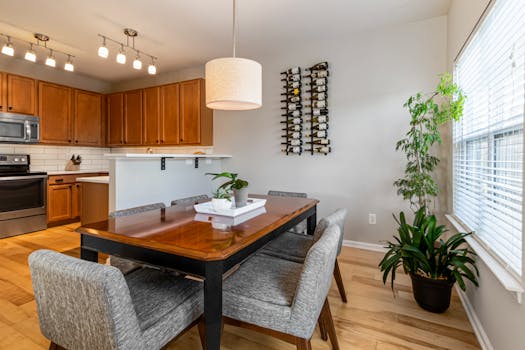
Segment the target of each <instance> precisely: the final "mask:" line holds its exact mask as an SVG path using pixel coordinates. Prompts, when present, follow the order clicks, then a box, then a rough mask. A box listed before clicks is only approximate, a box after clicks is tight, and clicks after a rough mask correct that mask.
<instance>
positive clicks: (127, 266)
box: [107, 203, 166, 274]
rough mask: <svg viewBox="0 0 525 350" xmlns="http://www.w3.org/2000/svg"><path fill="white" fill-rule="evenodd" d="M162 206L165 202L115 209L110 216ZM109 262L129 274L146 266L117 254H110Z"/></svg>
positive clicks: (127, 214) (163, 206)
mask: <svg viewBox="0 0 525 350" xmlns="http://www.w3.org/2000/svg"><path fill="white" fill-rule="evenodd" d="M162 208H166V206H165V205H164V203H154V204H147V205H142V206H140V207H134V208H128V209H122V210H117V211H113V212H111V213H109V217H110V218H118V217H122V216H129V215H133V214H138V213H144V212H146V211H150V210H156V209H162ZM107 262H108V264H109V265H111V266H115V267H116V268H118V269H119V270H120V271H122V273H123V274H128V273H130V272H132V271H134V270H136V269H140V268H141V267H143V266H144V265H142V264H140V263H138V262H135V261H133V260H130V259H124V258H120V257H118V256H115V255H110V256H109V257H108V260H107Z"/></svg>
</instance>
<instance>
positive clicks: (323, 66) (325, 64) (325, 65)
mask: <svg viewBox="0 0 525 350" xmlns="http://www.w3.org/2000/svg"><path fill="white" fill-rule="evenodd" d="M327 69H328V62H320V63H317V64H314V65H313V66H311V67H309V68H305V70H308V71H313V70H327Z"/></svg>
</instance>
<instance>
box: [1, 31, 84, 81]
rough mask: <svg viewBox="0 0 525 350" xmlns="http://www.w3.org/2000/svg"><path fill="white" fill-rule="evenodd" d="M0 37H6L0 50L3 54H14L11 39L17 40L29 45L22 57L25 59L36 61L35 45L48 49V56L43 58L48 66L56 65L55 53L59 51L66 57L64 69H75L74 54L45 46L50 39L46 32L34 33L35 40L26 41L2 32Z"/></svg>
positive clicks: (71, 70)
mask: <svg viewBox="0 0 525 350" xmlns="http://www.w3.org/2000/svg"><path fill="white" fill-rule="evenodd" d="M0 37H4V38H5V39H6V43H5V45H4V46H3V47H2V50H1V52H2V53H3V54H4V55H7V56H14V55H15V48H14V47H13V41H18V42H22V43H24V44H26V45H28V46H29V48H28V49H27V51H26V53H25V55H24V59H25V60H27V61H30V62H33V63H34V62H36V59H37V55H36V52H35V50H34V47H37V48H42V49H43V50H46V51H48V56H47V58H46V60H45V64H46V65H47V66H50V67H53V68H54V67H56V59H55V54H56V53H59V54H61V55H64V56H66V57H67V61H66V63H65V65H64V70H66V71H69V72H73V71H74V70H75V67H74V65H73V58H74V57H75V56H74V55H72V54H70V53H67V52H64V51H60V50H57V49H54V48H51V47H48V46H47V42H48V41H49V40H50V38H49V36H48V35H46V34H42V33H34V34H33V37H34V38H35V39H36V42H33V41H28V40H25V39H21V38H17V37H15V36H12V35H8V34H4V33H0Z"/></svg>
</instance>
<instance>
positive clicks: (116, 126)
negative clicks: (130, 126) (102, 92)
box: [107, 93, 124, 146]
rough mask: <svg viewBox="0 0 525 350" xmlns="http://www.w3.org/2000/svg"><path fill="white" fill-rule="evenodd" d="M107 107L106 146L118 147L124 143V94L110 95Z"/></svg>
mask: <svg viewBox="0 0 525 350" xmlns="http://www.w3.org/2000/svg"><path fill="white" fill-rule="evenodd" d="M107 105H108V107H107V108H108V145H109V146H120V145H122V144H123V143H124V124H123V123H124V94H123V93H118V94H111V95H108V97H107Z"/></svg>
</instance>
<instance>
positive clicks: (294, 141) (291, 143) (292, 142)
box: [281, 139, 303, 146]
mask: <svg viewBox="0 0 525 350" xmlns="http://www.w3.org/2000/svg"><path fill="white" fill-rule="evenodd" d="M281 145H287V146H302V145H303V141H302V140H300V139H292V140H290V141H289V142H288V143H286V142H281Z"/></svg>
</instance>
